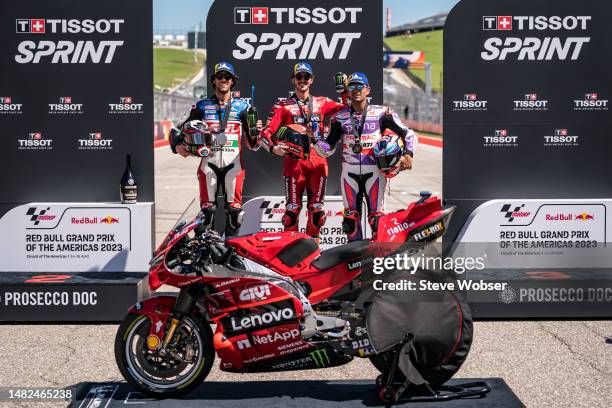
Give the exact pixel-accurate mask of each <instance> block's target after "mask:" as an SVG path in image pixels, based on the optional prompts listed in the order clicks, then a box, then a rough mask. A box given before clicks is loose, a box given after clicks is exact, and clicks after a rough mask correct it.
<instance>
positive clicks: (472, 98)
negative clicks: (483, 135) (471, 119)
mask: <svg viewBox="0 0 612 408" xmlns="http://www.w3.org/2000/svg"><path fill="white" fill-rule="evenodd" d="M487 103H488V101H485V100H480V99H478V95H477V94H475V93H469V94H463V100H457V101H453V110H454V111H486V110H487Z"/></svg>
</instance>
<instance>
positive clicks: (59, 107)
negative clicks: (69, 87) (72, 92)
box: [49, 96, 83, 114]
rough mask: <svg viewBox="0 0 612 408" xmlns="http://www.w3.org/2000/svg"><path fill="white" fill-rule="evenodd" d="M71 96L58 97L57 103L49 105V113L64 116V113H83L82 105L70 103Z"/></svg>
mask: <svg viewBox="0 0 612 408" xmlns="http://www.w3.org/2000/svg"><path fill="white" fill-rule="evenodd" d="M72 102H73V101H72V97H71V96H60V98H59V103H50V104H49V113H52V114H66V113H83V104H82V103H72Z"/></svg>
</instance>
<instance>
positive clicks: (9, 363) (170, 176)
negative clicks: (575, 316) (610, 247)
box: [0, 145, 612, 407]
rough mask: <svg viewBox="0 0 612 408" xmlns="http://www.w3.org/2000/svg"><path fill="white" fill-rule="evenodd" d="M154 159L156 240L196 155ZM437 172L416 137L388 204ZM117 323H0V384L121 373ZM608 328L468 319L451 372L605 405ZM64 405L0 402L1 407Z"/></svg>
mask: <svg viewBox="0 0 612 408" xmlns="http://www.w3.org/2000/svg"><path fill="white" fill-rule="evenodd" d="M155 160H156V162H155V164H156V197H157V201H156V225H157V227H156V240H157V241H158V242H159V240H160V239H161V238H162V237H163V235H164V234H165V233H166V232H167V230H168V229H169V228H170V227H171V226H172V225H173V224H174V222H175V221H176V219H177V218H178V217H179V216H180V215H181V213H182V212H183V210H184V209H185V207H186V206H187V204H188V203H189V202H190V201H191V200H192V199H193V198H195V197H196V194H197V181H196V176H195V171H196V167H197V161H196V160H194V159H183V158H180V157H178V156H175V155H172V154H171V153H170V152H169V150H168V148H167V147H166V148H161V149H158V150H156V152H155ZM441 172H442V151H441V149H439V148H435V147H430V146H425V145H421V146H420V149H419V151H418V152H417V155H416V157H415V160H414V169H413V170H412V171H410V172H404V173H402V174H400V175H399V176H398V177H396V178H395V179H393V181H392V183H391V191H390V196H389V197H388V198H387V208H388V209H394V208H399V207H400V206H402V205H404V204H405V203H406V202H408V201H409V200H412V199H414V198H415V197H416V196H418V192H419V191H420V190H431V191H434V192H441V183H442V179H441ZM247 182H248V178H247ZM116 330H117V326H116V325H8V324H7V325H0V339H2V343H3V345H2V358H3V360H4V363H3V367H2V369H0V386H2V387H70V386H75V385H81V384H83V383H85V382H110V381H122V377H121V375H120V373H119V371H118V369H117V368H116V366H115V360H114V355H113V342H114V336H115V332H116ZM609 335H612V323H611V322H610V321H489V322H476V323H475V330H474V342H473V345H472V349H471V352H470V354H469V356H468V358H467V361H466V362H465V364H464V365H463V367H462V368H461V370H460V371H459V373H458V374H457V375H456V378H492V377H496V378H501V379H503V380H504V381H505V382H506V383H507V384H508V386H509V387H510V388H511V389H512V391H513V392H514V393H515V394H516V395H517V396H518V398H519V399H520V400H521V401H522V402H523V403H524V404H525V405H526V406H528V407H610V406H612V344H606V343H605V340H604V339H605V336H609ZM217 366H218V362H217V363H216V364H215V367H214V368H213V370H212V372H211V374H210V376H209V379H210V380H211V381H224V382H227V381H266V380H271V381H273V380H285V381H287V380H350V379H368V380H371V379H374V378H375V377H376V375H377V374H378V373H377V371H376V370H375V369H374V367H373V366H372V365H371V364H370V362H369V361H368V360H362V359H356V360H354V361H353V362H351V363H350V364H348V365H345V366H342V367H337V368H329V369H323V370H311V371H295V372H282V373H272V374H244V375H241V374H227V373H223V372H221V371H219V370H218V369H217ZM66 405H67V404H65V403H57V404H50V403H46V402H45V403H35V402H31V403H9V402H6V401H0V407H5V406H6V407H30V406H31V407H43V406H44V407H51V406H57V407H63V406H66ZM141 406H142V405H141ZM442 406H443V405H442Z"/></svg>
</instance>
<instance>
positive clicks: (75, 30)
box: [15, 18, 125, 64]
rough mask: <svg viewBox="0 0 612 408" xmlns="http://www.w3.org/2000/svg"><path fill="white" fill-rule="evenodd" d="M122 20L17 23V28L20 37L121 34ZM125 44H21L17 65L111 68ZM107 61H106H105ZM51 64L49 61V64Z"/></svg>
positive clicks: (19, 20)
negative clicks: (106, 65)
mask: <svg viewBox="0 0 612 408" xmlns="http://www.w3.org/2000/svg"><path fill="white" fill-rule="evenodd" d="M124 22H125V21H124V20H122V19H100V20H91V19H85V20H77V19H69V20H64V19H44V18H33V19H22V18H20V19H17V20H16V23H15V26H16V32H17V33H18V34H32V35H35V36H37V37H38V36H42V35H44V34H92V33H96V34H119V33H120V31H121V24H123V23H124ZM122 45H123V41H114V40H111V41H99V42H97V43H96V42H94V41H91V40H79V41H68V40H59V41H49V40H41V41H31V40H26V41H21V42H20V43H19V45H18V46H17V54H16V55H15V61H16V62H17V63H19V64H29V63H32V64H38V63H40V62H41V60H44V62H50V63H52V64H57V63H61V64H85V63H93V64H98V63H100V62H103V63H105V64H109V63H111V62H112V61H113V57H114V55H115V51H116V50H117V48H118V47H121V46H122ZM103 57H104V59H103ZM49 60H50V61H49Z"/></svg>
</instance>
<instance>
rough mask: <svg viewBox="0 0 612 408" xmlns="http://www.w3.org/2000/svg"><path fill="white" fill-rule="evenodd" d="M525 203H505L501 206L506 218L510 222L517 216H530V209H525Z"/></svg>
mask: <svg viewBox="0 0 612 408" xmlns="http://www.w3.org/2000/svg"><path fill="white" fill-rule="evenodd" d="M524 207H525V204H521V205H518V206H515V205H513V204H504V205H503V206H502V208H501V212H502V213H504V218H505V219H506V221H508V222H513V221H514V219H515V218H525V217H529V215H530V214H531V212H530V211H525V210H524Z"/></svg>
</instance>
